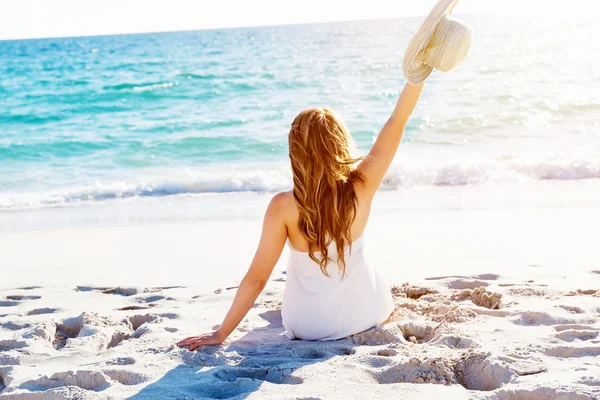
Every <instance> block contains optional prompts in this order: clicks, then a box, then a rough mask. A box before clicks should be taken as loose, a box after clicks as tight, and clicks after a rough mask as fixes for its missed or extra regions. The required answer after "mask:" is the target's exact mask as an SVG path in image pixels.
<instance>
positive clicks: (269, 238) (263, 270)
mask: <svg viewBox="0 0 600 400" xmlns="http://www.w3.org/2000/svg"><path fill="white" fill-rule="evenodd" d="M280 196H281V195H276V196H275V197H273V199H272V200H271V203H270V204H269V207H268V208H267V212H266V214H265V218H264V222H263V230H262V235H261V238H260V243H259V244H258V249H257V250H256V254H255V255H254V259H253V260H252V264H251V265H250V268H249V269H248V272H247V273H246V275H245V276H244V279H242V282H241V283H240V286H239V288H238V290H237V293H236V295H235V298H234V300H233V304H232V305H231V307H230V309H229V312H228V313H227V315H226V316H225V319H224V320H223V323H222V324H221V327H220V328H219V329H217V330H216V331H215V332H212V333H206V334H203V335H199V336H191V337H188V338H185V339H183V340H181V341H180V342H179V343H177V345H178V346H180V347H188V346H189V350H195V349H196V348H198V347H200V346H204V345H211V344H220V343H223V342H224V341H225V339H227V337H228V336H229V335H230V334H231V332H233V330H234V329H235V328H236V327H237V326H238V324H239V323H240V322H241V321H242V319H243V318H244V317H245V316H246V314H247V313H248V311H249V310H250V308H252V306H253V305H254V302H255V301H256V298H257V297H258V295H259V294H260V293H261V292H262V291H263V289H264V288H265V285H266V284H267V282H268V280H269V276H271V272H273V268H274V267H275V264H277V261H278V260H279V257H280V256H281V252H282V250H283V246H284V245H285V240H286V238H287V228H286V225H285V218H284V210H283V207H282V200H283V198H282V197H280Z"/></svg>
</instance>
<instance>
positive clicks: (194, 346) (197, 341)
mask: <svg viewBox="0 0 600 400" xmlns="http://www.w3.org/2000/svg"><path fill="white" fill-rule="evenodd" d="M203 342H204V341H203V340H202V339H198V340H196V341H195V342H194V343H192V344H191V345H190V347H188V349H189V350H190V351H194V350H196V349H197V348H198V347H200V346H202V343H203Z"/></svg>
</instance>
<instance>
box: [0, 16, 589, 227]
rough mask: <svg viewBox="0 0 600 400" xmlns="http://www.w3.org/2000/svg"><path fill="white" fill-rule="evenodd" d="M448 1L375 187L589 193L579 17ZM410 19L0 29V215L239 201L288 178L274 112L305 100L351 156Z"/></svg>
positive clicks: (363, 138)
mask: <svg viewBox="0 0 600 400" xmlns="http://www.w3.org/2000/svg"><path fill="white" fill-rule="evenodd" d="M458 15H459V16H460V17H462V18H463V19H464V20H466V21H467V22H469V23H470V24H471V25H472V26H473V28H474V31H475V38H474V43H473V47H472V50H471V53H470V54H469V56H468V57H467V59H466V60H465V62H464V63H463V64H462V65H461V66H460V67H459V68H457V69H456V70H454V71H451V72H449V73H437V72H434V74H432V75H431V76H430V78H429V79H428V81H427V84H426V87H425V90H424V93H423V96H422V99H421V102H420V104H419V105H418V107H417V110H416V111H415V113H414V114H413V118H412V119H411V121H410V123H409V125H408V127H407V130H406V133H405V136H404V138H403V141H402V144H401V149H400V151H399V153H398V155H397V157H396V159H395V161H394V164H393V166H392V168H391V170H390V171H389V173H388V175H387V177H386V179H385V181H384V183H383V185H382V187H381V191H385V192H390V194H388V195H387V198H393V193H396V194H397V195H398V196H399V197H398V199H399V200H398V201H399V202H400V201H401V199H400V196H402V199H406V196H411V193H412V194H414V193H435V197H436V199H439V201H440V202H443V197H444V196H446V195H447V196H454V197H456V196H457V195H456V190H454V191H452V190H443V188H460V196H459V197H460V198H461V199H462V200H461V201H462V203H461V204H463V205H464V204H465V203H464V198H465V197H467V198H468V197H469V195H468V194H469V193H470V192H471V193H480V192H481V190H483V189H484V188H485V190H486V193H488V195H486V196H485V198H486V199H487V200H490V201H492V203H493V204H496V203H494V199H495V198H496V196H495V195H493V193H495V191H496V190H498V188H502V193H503V194H504V197H505V198H510V197H511V196H513V195H514V194H516V193H517V194H518V193H522V192H523V191H524V190H525V191H527V190H528V189H529V192H530V193H541V192H539V191H538V188H540V187H542V186H544V187H546V186H548V185H549V183H548V182H551V185H552V188H553V189H552V193H553V196H555V195H556V194H557V193H558V194H561V193H562V194H564V193H567V192H568V193H577V194H576V195H572V196H571V197H570V200H569V201H575V202H577V201H583V202H588V203H591V204H600V195H599V191H598V188H599V186H597V185H596V183H597V182H600V181H598V180H599V179H600V146H599V145H600V68H598V54H600V48H599V47H600V46H599V44H598V42H597V41H594V40H592V39H591V38H593V37H595V32H596V25H595V23H594V22H593V21H592V20H591V18H590V19H589V20H583V19H582V20H580V21H569V22H564V23H561V24H560V25H559V26H560V28H558V29H557V25H556V24H549V23H548V22H547V20H542V19H534V18H528V17H506V16H496V15H492V14H481V15H478V14H470V15H463V16H461V15H460V14H458ZM421 20H422V18H405V19H389V20H377V21H358V22H337V23H323V24H307V25H295V26H274V27H258V28H238V29H226V30H207V31H191V32H173V33H151V34H136V35H116V36H99V37H77V38H61V39H39V40H20V41H0V214H3V216H4V219H2V218H0V221H9V219H6V216H7V215H10V216H11V217H10V218H11V219H10V221H12V222H11V223H13V224H14V221H15V219H14V218H16V217H15V216H16V215H18V216H19V218H24V219H27V218H30V216H31V215H34V214H32V213H35V212H38V211H39V210H48V209H61V210H64V209H73V210H75V209H77V211H74V212H76V213H80V214H86V215H89V213H90V212H93V210H95V209H96V208H94V207H91V206H93V205H101V207H100V208H101V209H102V210H104V212H106V213H108V214H111V213H113V212H114V210H115V209H118V208H119V205H127V206H126V208H127V207H128V209H129V210H135V209H136V207H137V205H138V204H151V205H161V204H162V206H163V208H169V206H166V205H168V204H172V201H175V199H177V198H182V197H185V198H186V199H188V200H189V201H192V202H193V203H194V204H195V205H196V206H194V207H200V208H202V210H203V211H202V212H203V214H202V215H205V216H210V215H213V216H214V215H215V212H216V211H215V210H220V211H223V210H224V209H237V210H238V213H240V211H239V209H240V208H239V207H243V206H244V205H245V206H246V207H248V204H253V203H252V201H251V200H248V199H250V198H251V197H248V196H251V195H252V194H257V193H258V194H270V193H274V192H277V191H281V190H286V189H289V188H290V187H291V173H290V168H289V160H288V151H287V134H288V131H289V126H290V123H291V121H292V120H293V118H294V117H295V115H296V114H297V113H298V112H300V111H301V110H302V109H304V108H308V107H313V106H322V107H329V108H331V109H333V110H334V111H335V112H336V113H337V114H339V115H340V116H341V118H342V119H343V120H344V121H345V123H346V125H347V126H348V128H349V130H350V131H351V133H352V135H353V137H354V139H355V141H356V143H357V146H358V150H359V152H360V153H363V154H364V153H365V152H366V151H368V149H369V147H370V145H371V144H372V143H373V140H374V139H375V137H376V135H377V134H378V132H379V130H380V129H381V127H382V126H383V124H384V123H385V121H386V119H387V117H388V116H389V114H390V112H391V110H392V108H393V104H394V103H395V101H396V98H397V96H398V95H399V93H400V91H401V89H402V87H403V85H404V79H403V77H402V71H401V62H402V56H403V52H404V50H405V48H406V47H407V45H408V42H409V40H410V38H411V35H412V34H413V33H414V32H415V30H416V28H417V27H418V25H419V23H420V21H421ZM540 185H542V186H540ZM435 188H437V189H439V190H436V191H434V192H431V190H433V189H435ZM532 188H533V189H532ZM544 190H545V189H544ZM240 196H242V197H240ZM244 196H245V197H244ZM390 196H391V197H390ZM149 199H151V200H149ZM487 200H486V201H487ZM404 201H405V200H404ZM427 201H429V202H430V203H431V202H432V200H431V199H429V198H428V200H427ZM436 201H437V200H436ZM536 201H538V202H539V201H542V200H540V199H539V198H538V199H537V200H536ZM148 202H150V203H148ZM542 202H543V201H542ZM492 203H490V204H492ZM588 203H586V204H588ZM403 204H405V205H406V204H408V203H406V201H405V202H404V203H403ZM410 204H411V205H409V206H407V207H412V206H415V207H416V206H418V205H419V204H416V203H415V202H414V201H413V202H411V203H410ZM536 204H537V203H536ZM567 205H568V204H567ZM171 208H173V207H171ZM175 208H177V207H175ZM220 211H219V212H220ZM173 212H175V211H173ZM241 213H242V214H243V212H241ZM126 214H127V213H126ZM217 214H218V213H217ZM44 215H46V214H44ZM178 215H179V214H178ZM189 216H190V214H189V213H183V214H181V215H179V217H181V218H184V217H189ZM167 219H168V218H167ZM14 227H15V225H11V226H10V227H8V226H7V225H6V223H5V226H4V228H5V229H12V228H14Z"/></svg>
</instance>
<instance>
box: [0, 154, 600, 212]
mask: <svg viewBox="0 0 600 400" xmlns="http://www.w3.org/2000/svg"><path fill="white" fill-rule="evenodd" d="M227 168H228V169H225V168H224V169H223V170H220V169H214V170H212V171H207V170H204V171H200V172H199V171H176V172H172V173H170V174H167V175H163V176H154V177H145V178H140V179H137V180H136V179H132V180H130V181H123V180H114V181H106V182H99V183H95V184H91V185H82V186H76V187H72V188H70V189H65V190H48V191H43V192H9V193H0V211H18V210H31V209H37V208H42V207H57V206H58V207H60V206H68V205H74V204H82V203H88V202H95V201H104V200H110V199H124V198H131V197H163V196H173V195H194V194H205V193H244V192H278V191H282V190H288V189H289V188H291V187H292V179H291V172H290V170H289V168H287V167H283V166H281V165H274V164H273V165H268V166H265V165H252V164H250V165H239V166H229V167H227ZM583 179H600V163H593V162H589V161H569V162H554V163H552V162H538V163H534V162H531V163H522V162H516V161H512V162H498V161H490V162H481V163H478V164H477V163H475V164H470V165H468V164H464V163H455V164H452V163H448V164H444V165H438V166H420V165H418V164H410V163H406V164H404V165H399V164H398V165H394V166H392V168H391V169H390V171H389V172H388V174H387V176H386V177H385V179H384V181H383V184H382V186H381V188H380V190H384V191H385V190H397V189H401V188H412V187H427V186H464V185H478V184H483V183H492V184H493V183H506V182H508V183H511V182H512V183H522V182H523V181H539V180H583Z"/></svg>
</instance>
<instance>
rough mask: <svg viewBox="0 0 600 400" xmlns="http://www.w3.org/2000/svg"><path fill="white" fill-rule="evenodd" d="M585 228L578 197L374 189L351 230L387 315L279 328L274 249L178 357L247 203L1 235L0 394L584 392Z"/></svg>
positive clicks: (242, 256) (253, 232)
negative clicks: (472, 205) (239, 309)
mask: <svg viewBox="0 0 600 400" xmlns="http://www.w3.org/2000/svg"><path fill="white" fill-rule="evenodd" d="M382 197H383V198H384V200H385V195H384V196H382ZM598 226H600V209H599V208H595V207H578V208H554V207H546V208H526V207H516V208H506V209H498V210H485V209H479V210H472V211H465V210H464V209H462V210H447V211H426V210H425V211H412V212H406V211H402V210H401V209H397V208H395V207H394V204H393V203H391V202H388V203H386V202H381V203H379V205H378V206H377V208H376V211H375V214H374V216H373V219H372V221H371V223H370V227H369V231H368V236H367V237H368V243H369V246H370V250H371V253H372V256H373V259H374V260H375V261H376V262H377V265H378V268H380V269H381V271H382V272H383V273H384V275H385V276H386V277H387V278H388V280H389V281H390V283H393V284H395V285H396V287H394V288H393V293H394V296H395V301H396V304H397V307H396V312H395V321H394V322H393V323H391V324H388V325H386V326H381V327H377V328H374V329H372V330H369V331H367V332H364V333H361V334H358V335H355V336H353V337H350V338H348V339H344V340H339V341H335V342H324V343H314V342H303V341H290V340H288V339H287V338H285V337H284V336H283V335H282V332H283V329H282V326H281V315H280V311H279V309H280V305H281V303H280V302H281V295H282V292H283V289H284V285H285V274H284V272H283V271H284V270H285V262H286V260H287V259H286V257H287V251H286V252H285V253H284V255H283V257H282V259H281V260H280V263H279V264H278V266H277V267H276V269H275V271H274V273H273V276H272V280H271V282H270V283H269V286H268V287H267V289H265V292H264V293H263V295H262V296H261V297H260V298H259V300H258V301H257V304H256V307H255V308H254V309H253V310H252V311H251V312H250V314H249V315H248V318H247V319H246V320H245V321H244V322H243V323H242V324H241V325H240V327H239V328H238V329H237V330H236V331H235V332H234V333H233V334H232V336H231V337H230V338H229V339H228V340H227V342H226V343H225V344H224V345H223V346H213V347H207V348H204V349H203V350H202V351H200V352H194V353H190V352H188V351H187V350H182V349H179V348H177V347H176V346H175V345H174V343H175V342H176V341H178V340H180V339H181V338H183V337H185V336H188V335H192V334H197V333H201V332H206V331H208V330H210V329H211V328H213V327H214V326H215V325H216V324H218V323H220V322H221V320H222V318H223V316H224V314H225V312H226V310H227V308H228V307H229V305H230V302H231V299H232V297H233V295H234V292H235V288H230V289H228V287H233V286H236V284H237V283H238V282H239V280H240V279H241V277H242V276H243V273H244V272H245V270H246V268H247V266H248V263H249V261H250V259H251V257H252V254H253V252H254V246H255V245H256V243H257V241H258V235H259V228H260V220H259V219H258V217H257V216H255V215H253V216H252V217H250V218H247V219H245V220H241V219H231V220H228V221H219V222H217V221H214V222H211V221H209V220H205V221H203V222H202V221H200V222H188V223H176V224H175V223H172V224H158V223H153V224H146V225H130V226H123V227H103V228H69V229H54V230H42V231H26V232H19V233H1V234H0V254H1V259H0V263H1V265H0V268H1V269H0V271H1V273H2V276H1V277H0V398H1V399H4V398H6V399H63V398H69V399H96V398H134V399H168V398H173V399H175V398H176V399H192V398H193V399H195V398H219V399H224V398H238V399H242V398H250V399H259V398H260V399H263V398H267V399H308V398H311V399H317V398H319V399H347V398H384V399H389V398H402V399H411V398H419V399H423V398H452V399H460V398H474V399H595V398H600V290H599V288H600V261H599V260H600V258H599V257H598V254H600V251H599V248H598V244H597V243H598V239H597V234H595V235H593V234H592V232H593V231H597V227H598ZM248 238H249V239H248Z"/></svg>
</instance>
